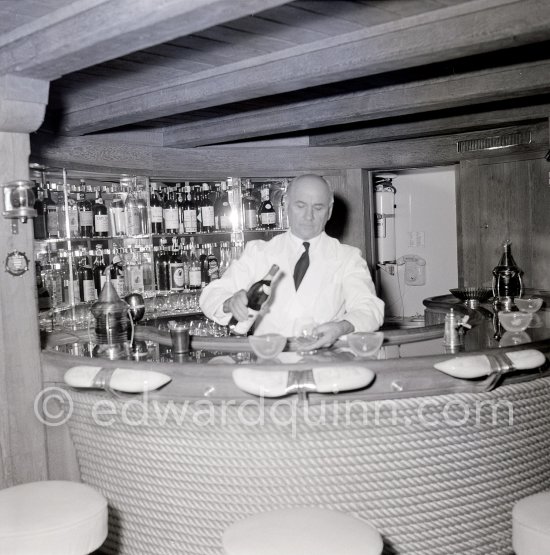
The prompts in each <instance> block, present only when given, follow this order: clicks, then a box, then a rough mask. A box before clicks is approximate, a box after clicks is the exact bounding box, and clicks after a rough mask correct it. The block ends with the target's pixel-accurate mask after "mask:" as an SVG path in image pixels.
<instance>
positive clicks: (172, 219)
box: [163, 208, 180, 229]
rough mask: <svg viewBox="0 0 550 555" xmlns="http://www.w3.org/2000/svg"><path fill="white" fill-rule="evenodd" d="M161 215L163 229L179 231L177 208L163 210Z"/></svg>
mask: <svg viewBox="0 0 550 555" xmlns="http://www.w3.org/2000/svg"><path fill="white" fill-rule="evenodd" d="M163 215H164V228H165V229H179V225H180V220H179V217H178V209H177V208H167V209H166V210H164V212H163Z"/></svg>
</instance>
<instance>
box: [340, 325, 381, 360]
mask: <svg viewBox="0 0 550 555" xmlns="http://www.w3.org/2000/svg"><path fill="white" fill-rule="evenodd" d="M383 341H384V334H383V333H382V332H381V331H376V332H355V333H350V334H349V335H348V346H349V348H350V349H351V350H352V351H353V354H354V355H355V356H357V357H359V358H367V357H375V356H376V355H377V354H378V351H379V350H380V347H381V346H382V343H383Z"/></svg>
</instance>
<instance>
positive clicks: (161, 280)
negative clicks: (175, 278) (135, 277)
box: [155, 239, 170, 291]
mask: <svg viewBox="0 0 550 555" xmlns="http://www.w3.org/2000/svg"><path fill="white" fill-rule="evenodd" d="M165 243H166V240H165V239H162V240H161V242H160V249H159V250H158V251H157V256H156V260H155V274H156V278H157V289H158V290H159V291H169V290H170V255H169V254H168V251H166V250H165V248H164V247H165Z"/></svg>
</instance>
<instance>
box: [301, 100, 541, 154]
mask: <svg viewBox="0 0 550 555" xmlns="http://www.w3.org/2000/svg"><path fill="white" fill-rule="evenodd" d="M546 118H550V104H539V105H535V106H524V107H521V108H507V109H500V110H489V109H487V111H484V112H479V111H475V112H471V113H467V114H461V115H456V116H445V117H434V118H432V119H423V120H421V121H412V122H408V123H390V124H384V125H376V123H374V124H373V125H370V126H369V127H362V128H360V129H351V130H347V131H336V132H332V133H319V134H315V135H310V137H309V144H310V145H311V146H354V145H361V144H368V143H378V142H381V141H395V140H402V139H414V138H418V137H430V136H434V135H447V134H449V133H459V132H464V131H475V130H480V129H490V128H492V127H497V126H502V125H506V124H510V125H511V124H515V123H518V122H528V121H534V120H543V119H546Z"/></svg>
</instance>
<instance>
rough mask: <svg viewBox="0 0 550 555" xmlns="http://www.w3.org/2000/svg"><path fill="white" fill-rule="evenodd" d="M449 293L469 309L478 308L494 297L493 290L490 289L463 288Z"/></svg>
mask: <svg viewBox="0 0 550 555" xmlns="http://www.w3.org/2000/svg"><path fill="white" fill-rule="evenodd" d="M449 291H450V292H451V293H452V294H453V295H454V296H455V297H456V298H457V299H459V300H461V301H462V302H463V303H464V304H466V306H468V307H469V308H477V307H478V306H479V304H480V303H484V302H485V301H486V300H488V299H490V298H491V297H492V296H493V290H492V289H490V288H489V287H462V288H457V289H449Z"/></svg>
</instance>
